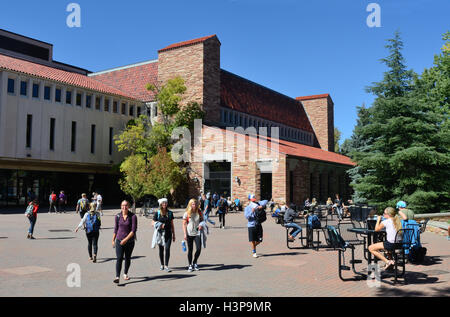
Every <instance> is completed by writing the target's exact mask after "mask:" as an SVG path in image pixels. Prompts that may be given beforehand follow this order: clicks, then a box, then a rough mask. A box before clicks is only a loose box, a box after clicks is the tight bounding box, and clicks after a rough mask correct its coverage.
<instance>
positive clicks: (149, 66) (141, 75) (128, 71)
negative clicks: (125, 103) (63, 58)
mask: <svg viewBox="0 0 450 317" xmlns="http://www.w3.org/2000/svg"><path fill="white" fill-rule="evenodd" d="M91 76H92V77H91V78H95V80H98V81H100V82H102V83H104V84H106V85H108V86H112V87H115V88H117V89H120V90H122V91H124V92H126V93H127V94H129V95H131V96H133V97H134V98H136V99H139V100H142V101H153V100H154V99H155V95H154V93H153V92H152V91H149V90H147V89H146V85H147V84H154V85H156V84H157V81H158V62H157V61H156V62H151V63H146V64H141V65H137V66H131V67H123V68H119V69H117V70H111V71H107V72H101V73H99V74H92V75H91Z"/></svg>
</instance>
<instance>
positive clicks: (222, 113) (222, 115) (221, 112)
mask: <svg viewBox="0 0 450 317" xmlns="http://www.w3.org/2000/svg"><path fill="white" fill-rule="evenodd" d="M223 117H224V110H223V109H221V110H220V122H222V123H223Z"/></svg>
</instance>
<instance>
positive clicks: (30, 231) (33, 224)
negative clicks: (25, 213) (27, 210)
mask: <svg viewBox="0 0 450 317" xmlns="http://www.w3.org/2000/svg"><path fill="white" fill-rule="evenodd" d="M28 220H29V221H30V228H29V229H28V233H29V234H31V235H33V231H34V226H35V225H36V217H34V216H31V217H29V218H28Z"/></svg>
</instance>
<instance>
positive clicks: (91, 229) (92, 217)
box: [75, 203, 102, 263]
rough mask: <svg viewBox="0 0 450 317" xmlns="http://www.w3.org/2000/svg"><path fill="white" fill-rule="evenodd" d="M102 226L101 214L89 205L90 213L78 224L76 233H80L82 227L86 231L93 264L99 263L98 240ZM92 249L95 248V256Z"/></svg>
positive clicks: (90, 258) (92, 205)
mask: <svg viewBox="0 0 450 317" xmlns="http://www.w3.org/2000/svg"><path fill="white" fill-rule="evenodd" d="M101 225H102V220H101V218H100V214H99V213H98V212H96V211H95V206H94V204H92V203H91V204H90V205H89V212H87V213H85V214H84V216H83V219H81V221H80V223H79V224H78V227H76V228H75V232H78V230H79V229H80V228H81V227H84V228H85V229H86V238H87V240H88V253H89V260H90V261H92V262H93V263H96V262H97V251H98V238H99V236H100V227H101ZM92 248H94V255H92Z"/></svg>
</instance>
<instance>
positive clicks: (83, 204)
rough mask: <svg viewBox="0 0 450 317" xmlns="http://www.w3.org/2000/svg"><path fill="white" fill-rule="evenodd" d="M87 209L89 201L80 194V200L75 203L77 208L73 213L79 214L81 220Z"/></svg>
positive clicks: (85, 196) (84, 195)
mask: <svg viewBox="0 0 450 317" xmlns="http://www.w3.org/2000/svg"><path fill="white" fill-rule="evenodd" d="M88 209H89V200H88V199H87V195H86V194H84V193H83V194H81V199H79V200H78V202H77V208H76V209H75V212H76V213H78V212H80V217H81V219H83V217H84V215H85V214H86V212H87V211H88Z"/></svg>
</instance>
